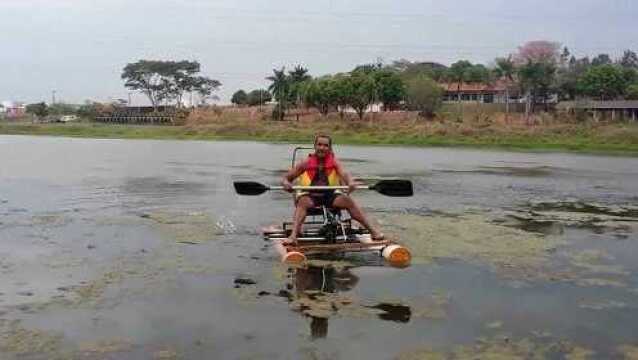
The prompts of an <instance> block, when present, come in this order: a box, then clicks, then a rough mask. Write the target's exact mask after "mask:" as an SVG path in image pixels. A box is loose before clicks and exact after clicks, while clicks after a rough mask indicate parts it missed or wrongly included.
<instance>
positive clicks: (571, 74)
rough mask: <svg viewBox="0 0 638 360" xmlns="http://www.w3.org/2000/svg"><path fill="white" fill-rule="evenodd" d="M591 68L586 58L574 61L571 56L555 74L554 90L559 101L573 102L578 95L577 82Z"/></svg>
mask: <svg viewBox="0 0 638 360" xmlns="http://www.w3.org/2000/svg"><path fill="white" fill-rule="evenodd" d="M590 67H591V64H590V61H589V58H588V57H584V58H581V59H576V57H574V56H572V57H571V58H570V59H569V61H568V62H567V63H566V64H561V67H560V68H559V69H558V70H557V73H556V88H557V90H558V93H559V96H560V98H561V100H574V99H576V97H577V95H580V94H581V93H580V90H579V87H578V81H579V80H580V78H581V77H582V76H583V75H584V74H585V72H587V70H588V69H589V68H590Z"/></svg>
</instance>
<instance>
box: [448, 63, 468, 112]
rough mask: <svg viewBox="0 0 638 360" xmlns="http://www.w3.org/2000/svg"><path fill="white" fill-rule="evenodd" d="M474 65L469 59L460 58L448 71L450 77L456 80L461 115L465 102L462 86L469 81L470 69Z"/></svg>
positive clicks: (451, 79)
mask: <svg viewBox="0 0 638 360" xmlns="http://www.w3.org/2000/svg"><path fill="white" fill-rule="evenodd" d="M471 67H472V63H471V62H469V61H467V60H459V61H457V62H455V63H454V64H452V66H451V67H450V69H449V70H448V72H447V76H448V79H449V80H450V81H453V82H456V92H457V96H458V103H459V116H461V117H462V116H463V104H462V103H461V86H462V85H463V83H465V82H466V81H467V78H468V70H469V69H470V68H471Z"/></svg>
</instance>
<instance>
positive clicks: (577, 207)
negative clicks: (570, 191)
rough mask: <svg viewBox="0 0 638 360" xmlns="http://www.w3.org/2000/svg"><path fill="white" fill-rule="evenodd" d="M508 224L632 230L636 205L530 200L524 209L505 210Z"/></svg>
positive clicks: (636, 218) (636, 226)
mask: <svg viewBox="0 0 638 360" xmlns="http://www.w3.org/2000/svg"><path fill="white" fill-rule="evenodd" d="M507 215H508V217H509V218H510V219H512V220H513V221H514V223H513V224H511V225H512V226H517V227H520V228H527V229H532V231H533V229H534V228H543V227H547V226H550V225H551V226H554V227H558V226H568V227H576V228H588V229H593V230H595V231H616V232H620V233H621V234H622V233H632V232H636V230H638V207H637V206H634V205H604V204H599V203H593V202H584V201H580V200H566V201H533V202H530V203H529V204H528V209H526V210H519V211H513V212H509V213H508V214H507Z"/></svg>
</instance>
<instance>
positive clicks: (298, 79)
mask: <svg viewBox="0 0 638 360" xmlns="http://www.w3.org/2000/svg"><path fill="white" fill-rule="evenodd" d="M288 79H289V82H290V94H289V96H290V102H294V103H295V104H296V105H297V106H299V105H301V100H302V97H303V94H302V91H303V88H304V86H303V84H304V83H305V82H306V81H309V80H311V79H312V76H310V75H309V74H308V69H306V68H305V67H303V66H301V65H297V66H295V68H294V69H293V70H292V71H289V72H288Z"/></svg>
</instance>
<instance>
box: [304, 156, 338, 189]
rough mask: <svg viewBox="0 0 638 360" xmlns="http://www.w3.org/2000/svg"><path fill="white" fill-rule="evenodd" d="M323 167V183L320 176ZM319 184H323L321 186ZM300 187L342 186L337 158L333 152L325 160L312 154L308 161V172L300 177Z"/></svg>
mask: <svg viewBox="0 0 638 360" xmlns="http://www.w3.org/2000/svg"><path fill="white" fill-rule="evenodd" d="M322 165H323V173H324V174H325V179H324V180H323V181H321V179H319V178H318V175H321V171H322V169H321V167H322ZM318 182H322V183H321V184H320V183H318ZM324 182H325V183H324ZM299 185H301V186H325V185H328V186H338V185H341V181H340V178H339V174H338V173H337V166H336V162H335V156H334V154H333V153H332V152H329V153H327V154H326V156H325V158H324V159H323V161H322V160H320V159H319V158H317V156H316V155H314V154H310V155H309V156H308V160H306V171H304V172H303V174H301V176H300V177H299Z"/></svg>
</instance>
